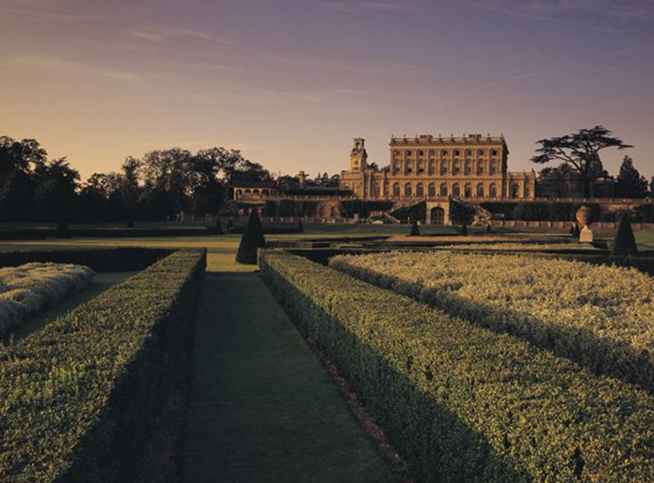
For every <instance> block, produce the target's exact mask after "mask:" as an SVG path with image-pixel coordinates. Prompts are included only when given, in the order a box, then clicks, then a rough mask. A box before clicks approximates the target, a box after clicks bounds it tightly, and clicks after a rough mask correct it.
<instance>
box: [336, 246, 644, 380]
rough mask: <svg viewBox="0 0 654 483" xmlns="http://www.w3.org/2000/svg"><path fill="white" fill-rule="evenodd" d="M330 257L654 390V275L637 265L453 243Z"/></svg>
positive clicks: (378, 281)
mask: <svg viewBox="0 0 654 483" xmlns="http://www.w3.org/2000/svg"><path fill="white" fill-rule="evenodd" d="M330 265H331V266H332V267H333V268H336V269H338V270H342V271H345V272H347V273H349V274H351V275H354V276H355V277H358V278H361V279H363V280H365V281H368V282H370V283H373V284H375V285H378V286H380V287H382V288H389V289H392V290H394V291H396V292H398V293H401V294H403V295H407V296H410V297H413V298H415V299H417V300H419V301H421V302H426V303H428V304H430V305H432V306H434V307H436V308H439V309H442V310H444V311H445V312H447V313H448V314H451V315H455V316H459V317H462V318H465V319H466V320H470V321H471V322H475V323H477V324H479V325H481V326H484V327H488V328H490V329H492V330H494V331H497V332H507V333H509V334H513V335H516V336H519V337H521V338H524V339H526V340H527V341H529V342H531V343H533V344H535V345H538V346H539V347H542V348H544V349H548V350H552V351H553V352H554V353H555V354H556V355H559V356H562V357H567V358H569V359H572V360H574V361H575V362H577V363H579V364H581V365H583V366H585V367H587V368H588V369H590V370H591V371H593V372H595V373H598V374H607V375H612V376H614V377H618V378H620V379H622V380H624V381H626V382H629V383H635V384H639V385H641V386H642V387H644V388H646V389H648V390H649V391H650V392H654V325H653V322H654V279H652V278H651V277H650V276H648V275H646V274H644V273H641V272H639V271H637V270H636V269H633V268H631V269H628V268H622V267H614V266H602V265H591V264H587V263H583V262H578V261H571V260H560V259H554V258H550V259H545V258H540V257H533V256H530V255H505V254H494V255H493V254H472V253H465V254H463V253H456V252H447V251H438V252H426V253H411V252H392V253H386V254H382V255H380V254H376V255H362V256H338V257H334V258H333V259H332V260H331V261H330Z"/></svg>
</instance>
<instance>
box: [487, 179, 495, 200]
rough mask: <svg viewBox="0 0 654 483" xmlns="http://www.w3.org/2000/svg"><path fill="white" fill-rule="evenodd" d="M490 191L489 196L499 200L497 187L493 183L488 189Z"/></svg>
mask: <svg viewBox="0 0 654 483" xmlns="http://www.w3.org/2000/svg"><path fill="white" fill-rule="evenodd" d="M488 191H489V193H488V194H489V196H490V197H491V198H497V186H495V183H491V185H490V186H489V187H488Z"/></svg>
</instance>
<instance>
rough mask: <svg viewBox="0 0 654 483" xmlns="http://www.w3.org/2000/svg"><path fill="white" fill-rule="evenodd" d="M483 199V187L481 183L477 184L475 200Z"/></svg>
mask: <svg viewBox="0 0 654 483" xmlns="http://www.w3.org/2000/svg"><path fill="white" fill-rule="evenodd" d="M483 197H484V185H483V184H482V183H479V184H478V185H477V198H483Z"/></svg>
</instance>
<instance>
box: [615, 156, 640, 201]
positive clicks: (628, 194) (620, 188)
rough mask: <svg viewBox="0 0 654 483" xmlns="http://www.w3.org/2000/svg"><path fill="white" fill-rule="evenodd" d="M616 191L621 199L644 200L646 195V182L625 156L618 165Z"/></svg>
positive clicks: (630, 160)
mask: <svg viewBox="0 0 654 483" xmlns="http://www.w3.org/2000/svg"><path fill="white" fill-rule="evenodd" d="M616 190H617V193H616V194H617V195H618V196H619V197H621V198H644V197H645V195H646V194H647V180H646V179H645V177H644V176H641V175H640V173H639V172H638V170H637V169H636V168H635V167H634V162H633V159H631V158H630V157H629V156H625V157H624V159H623V160H622V165H620V173H619V174H618V184H617V186H616Z"/></svg>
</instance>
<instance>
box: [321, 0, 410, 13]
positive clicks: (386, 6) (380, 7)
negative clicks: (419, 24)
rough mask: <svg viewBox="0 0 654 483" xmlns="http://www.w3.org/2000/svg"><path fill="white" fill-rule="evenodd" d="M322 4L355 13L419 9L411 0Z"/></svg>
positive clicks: (334, 1) (399, 11)
mask: <svg viewBox="0 0 654 483" xmlns="http://www.w3.org/2000/svg"><path fill="white" fill-rule="evenodd" d="M320 6H321V7H323V8H327V9H329V10H334V11H336V12H342V13H355V12H361V11H365V10H367V11H373V12H380V13H415V12H417V11H418V10H419V9H418V7H417V5H415V4H413V3H411V2H406V1H403V2H398V1H390V0H376V1H375V0H368V1H361V2H345V1H339V0H328V1H323V2H321V3H320Z"/></svg>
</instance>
